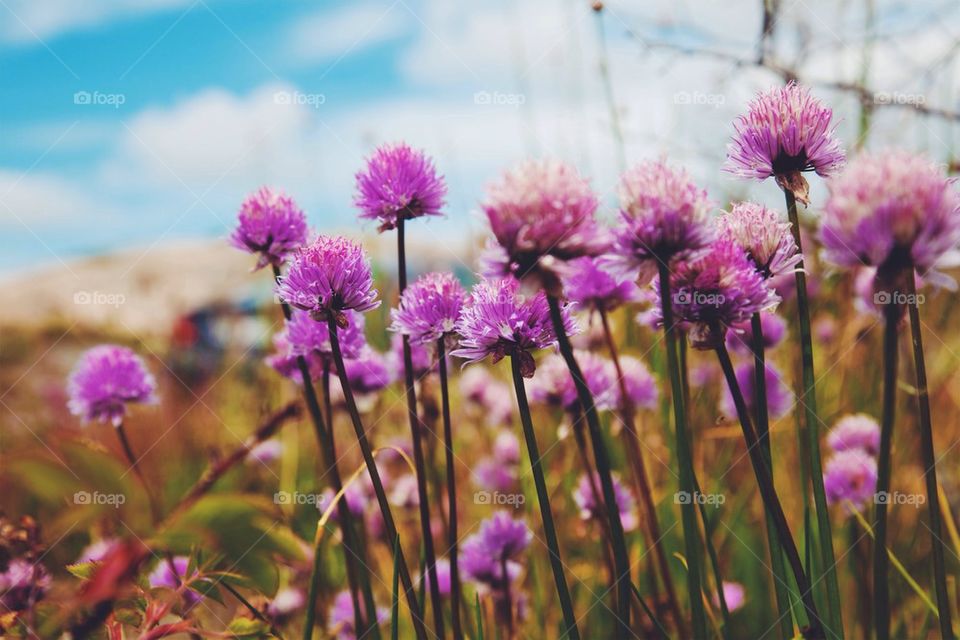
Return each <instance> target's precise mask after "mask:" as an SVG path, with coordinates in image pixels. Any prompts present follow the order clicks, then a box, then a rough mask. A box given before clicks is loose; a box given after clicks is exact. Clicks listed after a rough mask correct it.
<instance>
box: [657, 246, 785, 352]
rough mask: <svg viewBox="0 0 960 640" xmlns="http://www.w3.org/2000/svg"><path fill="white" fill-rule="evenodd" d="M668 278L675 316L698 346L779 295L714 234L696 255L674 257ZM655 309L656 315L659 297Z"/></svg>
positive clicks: (770, 306) (720, 336)
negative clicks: (707, 246) (706, 249)
mask: <svg viewBox="0 0 960 640" xmlns="http://www.w3.org/2000/svg"><path fill="white" fill-rule="evenodd" d="M658 280H659V278H658ZM670 280H671V282H670V287H671V291H672V296H673V300H672V306H673V311H674V316H675V320H677V321H680V322H688V323H690V324H691V325H692V326H691V329H690V338H691V340H692V343H693V346H694V347H696V348H700V349H704V348H712V347H713V346H714V345H716V344H717V342H716V341H717V340H722V339H723V338H724V334H725V332H726V330H727V329H728V328H730V327H733V326H736V325H739V324H741V323H744V322H746V321H748V320H749V319H750V317H751V316H752V315H753V314H754V313H758V312H760V311H766V310H770V309H773V308H774V307H776V305H777V303H778V302H779V301H780V298H779V297H778V296H777V295H776V294H775V293H774V292H773V291H772V290H771V289H770V288H769V287H767V285H766V282H765V281H764V279H763V276H762V275H760V273H759V272H758V271H757V270H756V269H755V268H754V266H753V263H752V262H750V260H749V258H747V255H746V254H745V253H744V252H743V250H742V249H741V248H740V247H739V246H737V245H736V244H734V243H733V242H732V241H731V240H730V239H729V238H718V239H717V240H716V241H715V242H714V243H713V245H711V247H710V250H709V252H707V253H706V254H705V255H703V256H702V257H700V258H699V259H698V260H694V261H680V262H677V263H675V265H674V266H673V272H672V273H671V276H670ZM656 286H657V287H659V282H658V283H657V285H656ZM655 311H656V312H657V317H658V319H661V321H662V317H663V316H662V310H661V307H660V299H659V298H657V300H656V306H655Z"/></svg>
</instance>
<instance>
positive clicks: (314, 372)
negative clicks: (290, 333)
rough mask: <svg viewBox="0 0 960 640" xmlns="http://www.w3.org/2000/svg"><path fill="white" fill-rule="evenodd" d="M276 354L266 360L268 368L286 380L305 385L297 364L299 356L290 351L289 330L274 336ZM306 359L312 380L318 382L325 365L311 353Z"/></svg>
mask: <svg viewBox="0 0 960 640" xmlns="http://www.w3.org/2000/svg"><path fill="white" fill-rule="evenodd" d="M273 347H274V353H272V354H270V355H268V356H267V357H266V358H264V362H265V363H266V365H267V366H268V367H270V368H271V369H273V370H274V371H276V372H277V373H279V374H280V375H281V376H283V377H284V378H289V379H290V380H293V381H294V382H295V383H297V384H303V376H302V375H300V367H299V365H298V364H297V356H296V355H294V354H293V353H292V352H291V350H290V343H289V341H288V340H287V330H286V328H284V330H283V331H278V332H277V333H275V334H274V336H273ZM305 357H306V361H307V368H308V369H309V372H310V378H311V379H312V380H317V379H318V378H320V376H321V375H322V374H323V363H322V362H321V360H320V358H319V357H318V356H317V355H316V354H314V353H311V354H310V355H308V356H305Z"/></svg>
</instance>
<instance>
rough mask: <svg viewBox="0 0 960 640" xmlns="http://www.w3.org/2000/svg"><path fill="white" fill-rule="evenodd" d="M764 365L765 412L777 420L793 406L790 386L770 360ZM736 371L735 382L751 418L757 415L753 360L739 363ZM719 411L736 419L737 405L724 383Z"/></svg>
mask: <svg viewBox="0 0 960 640" xmlns="http://www.w3.org/2000/svg"><path fill="white" fill-rule="evenodd" d="M766 365H767V368H766V383H767V414H768V415H769V417H770V419H771V420H779V419H780V418H782V417H783V416H785V415H787V413H788V412H789V411H790V409H792V408H793V405H794V404H795V402H794V396H793V392H792V391H791V390H790V388H789V387H788V386H787V385H786V384H784V382H783V376H782V375H781V373H780V372H779V371H778V370H777V368H776V367H774V366H773V364H772V363H770V362H768V363H766ZM736 373H737V384H739V385H740V392H741V393H743V399H744V401H745V402H746V403H747V411H748V412H749V413H750V417H751V418H753V416H755V415H757V393H756V388H757V385H756V380H755V371H754V365H753V361H752V360H751V361H750V362H744V363H743V364H741V365H739V366H738V367H737V369H736ZM720 413H721V414H722V415H724V416H726V417H728V418H731V419H733V420H736V419H737V407H736V405H735V404H734V403H733V395H731V393H730V389H729V388H728V387H727V386H726V385H724V387H723V395H722V396H721V397H720Z"/></svg>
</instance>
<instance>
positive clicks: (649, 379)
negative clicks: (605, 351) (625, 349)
mask: <svg viewBox="0 0 960 640" xmlns="http://www.w3.org/2000/svg"><path fill="white" fill-rule="evenodd" d="M620 369H621V370H622V371H623V383H624V386H625V387H626V389H627V395H628V396H629V399H630V404H631V406H633V407H636V408H640V409H654V408H656V406H657V399H658V398H659V396H660V391H659V389H657V381H656V379H655V378H654V377H653V374H651V373H650V369H648V368H647V365H645V364H644V363H643V361H641V360H639V359H637V358H634V357H633V356H621V357H620Z"/></svg>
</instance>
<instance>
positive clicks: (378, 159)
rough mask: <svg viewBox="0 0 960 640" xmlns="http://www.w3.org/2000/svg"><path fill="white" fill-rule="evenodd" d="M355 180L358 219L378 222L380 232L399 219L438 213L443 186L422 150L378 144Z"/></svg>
mask: <svg viewBox="0 0 960 640" xmlns="http://www.w3.org/2000/svg"><path fill="white" fill-rule="evenodd" d="M356 179H357V195H356V197H355V198H354V204H355V205H356V206H357V207H358V208H359V209H360V217H361V218H363V219H365V220H379V221H380V231H387V230H389V229H393V228H395V227H396V226H397V222H398V221H399V220H401V219H403V220H411V219H413V218H419V217H420V216H439V215H442V214H441V212H440V210H441V209H442V208H443V205H444V202H443V199H444V197H445V196H446V195H447V187H446V185H445V184H444V183H443V177H442V176H439V175H437V170H436V169H435V168H434V166H433V162H432V161H431V160H430V158H428V157H427V155H426V154H425V153H424V152H423V151H420V150H417V149H412V148H410V147H409V146H407V145H406V144H403V143H399V144H385V145H381V146H380V147H378V148H377V150H376V151H374V153H373V155H372V156H370V158H369V159H368V160H367V166H366V169H365V170H363V171H360V172H358V173H357V175H356Z"/></svg>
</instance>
